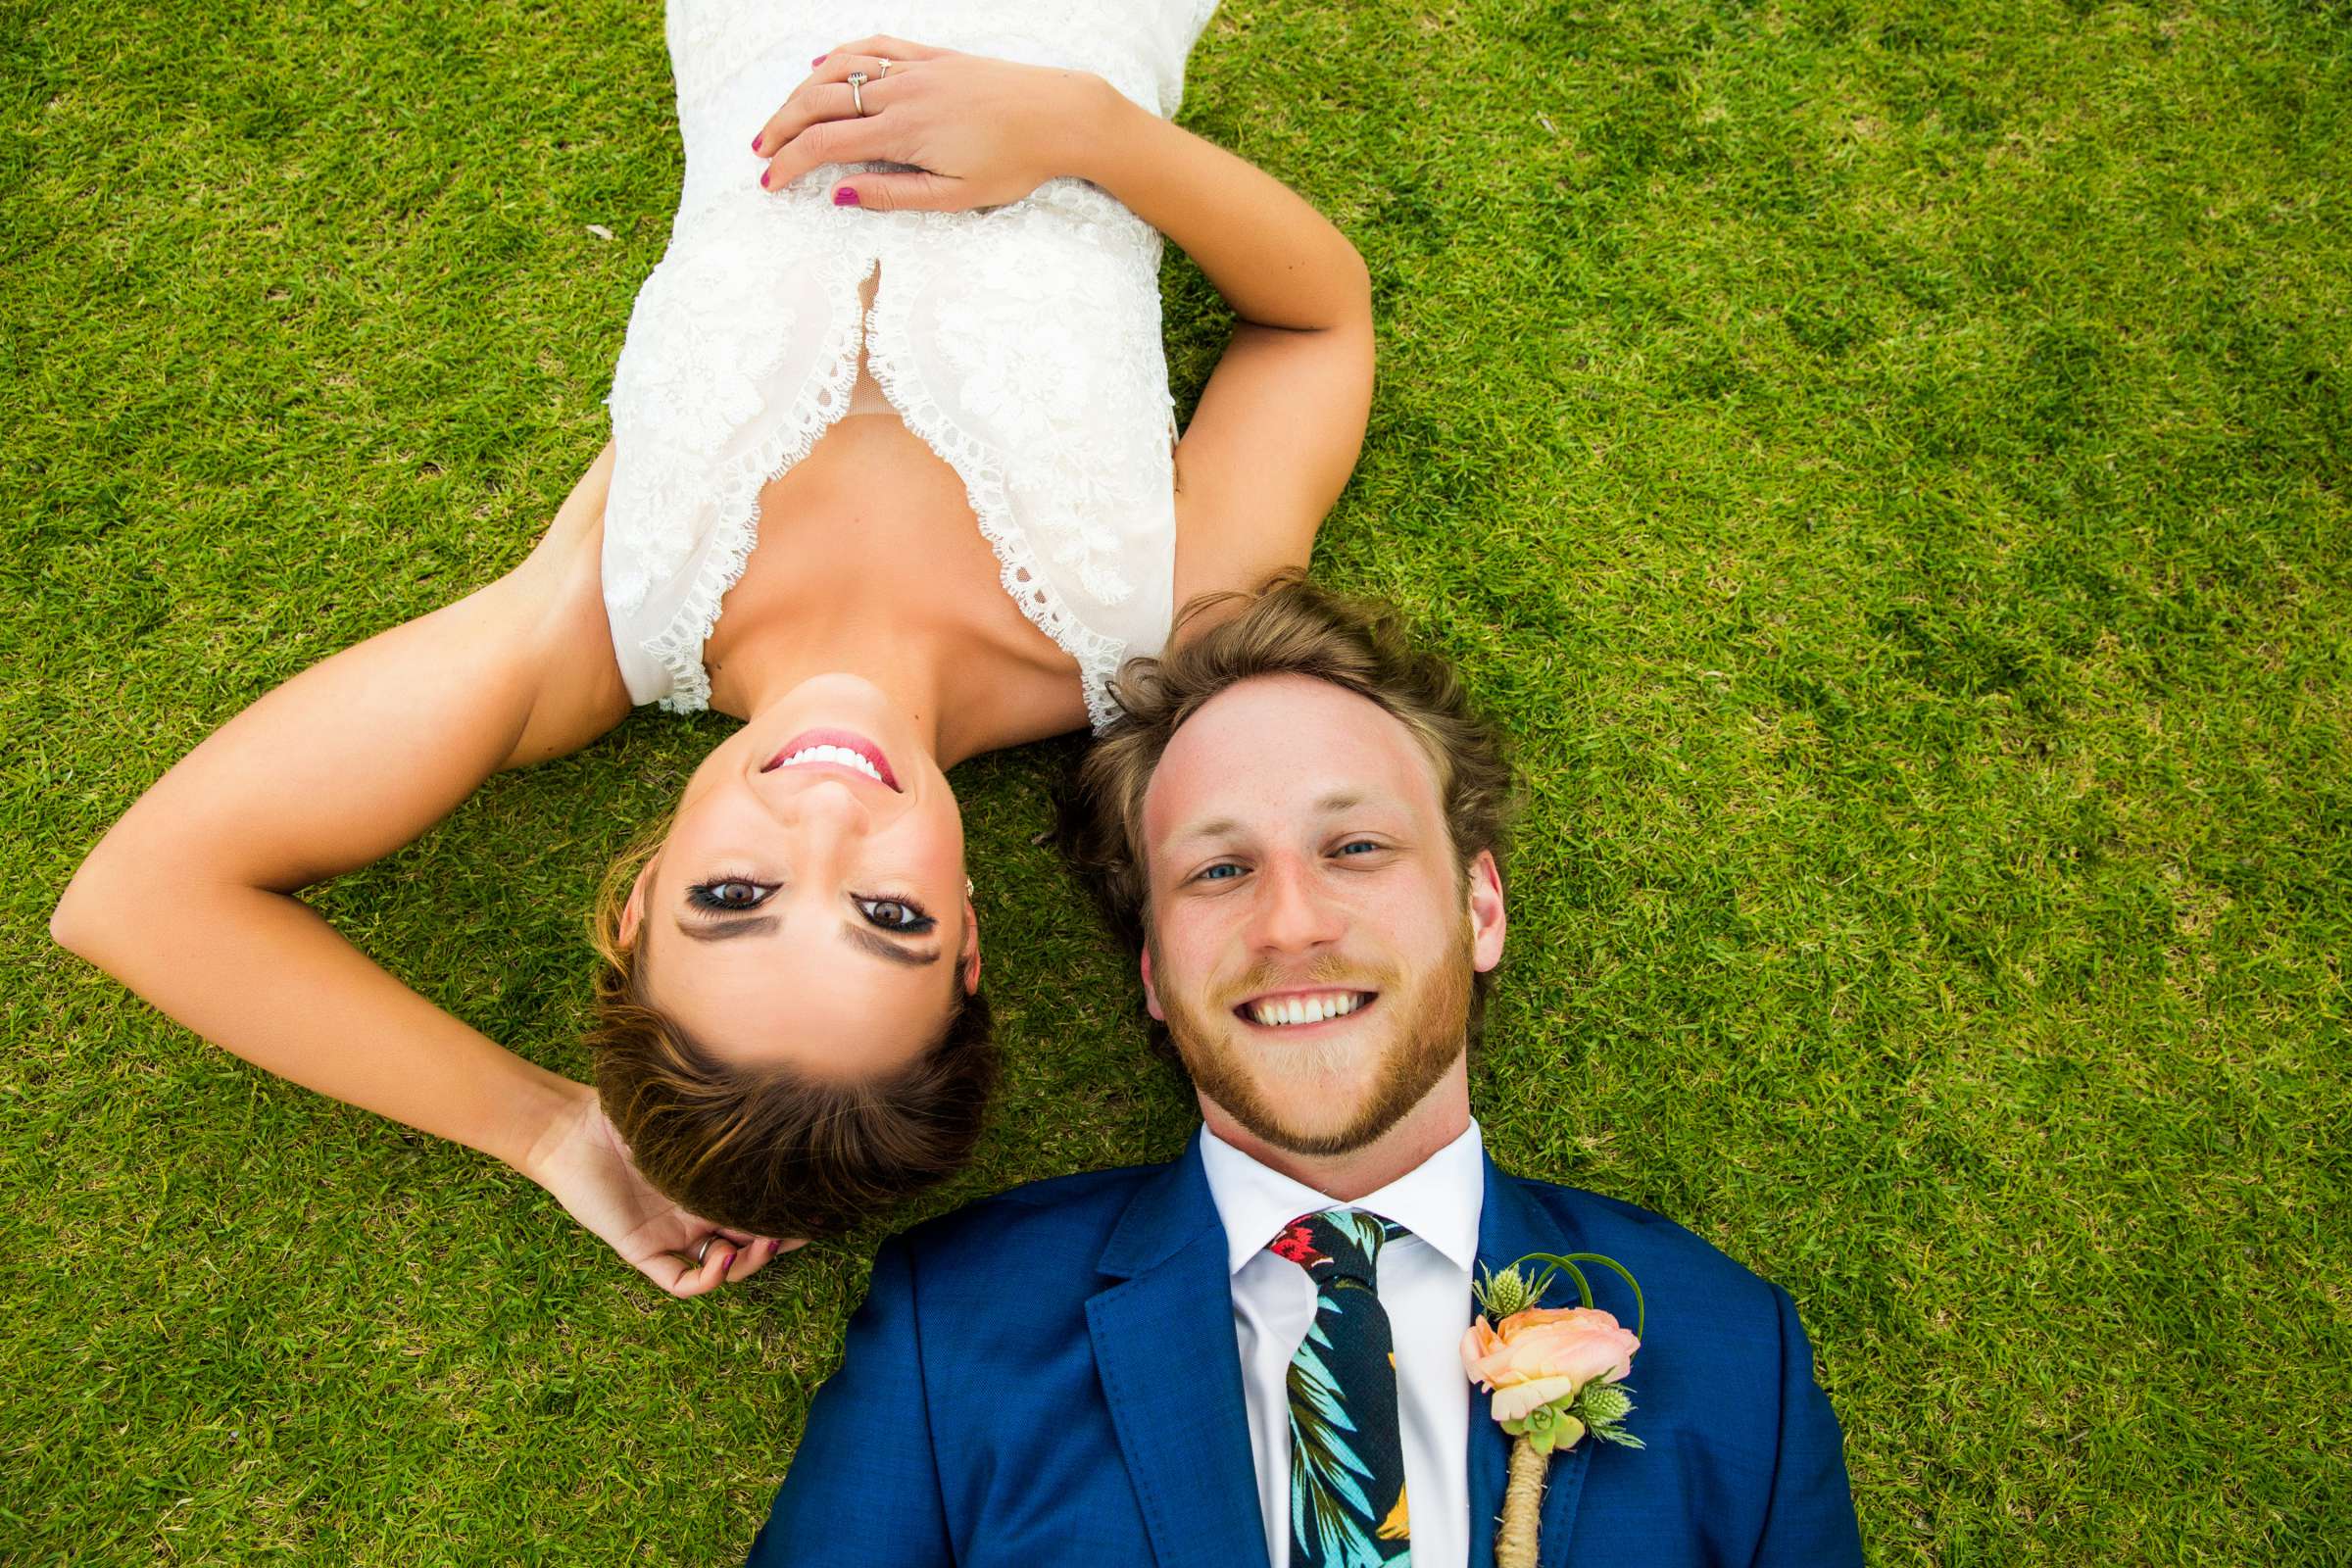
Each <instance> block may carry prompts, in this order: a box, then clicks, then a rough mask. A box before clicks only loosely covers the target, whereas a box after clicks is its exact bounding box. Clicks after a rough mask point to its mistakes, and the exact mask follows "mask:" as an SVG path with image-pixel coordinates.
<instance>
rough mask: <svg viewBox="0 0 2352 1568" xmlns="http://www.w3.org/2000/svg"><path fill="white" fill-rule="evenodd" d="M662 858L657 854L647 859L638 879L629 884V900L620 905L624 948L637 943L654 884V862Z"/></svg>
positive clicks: (621, 935)
mask: <svg viewBox="0 0 2352 1568" xmlns="http://www.w3.org/2000/svg"><path fill="white" fill-rule="evenodd" d="M659 859H661V857H660V856H658V855H657V856H655V857H654V858H653V859H652V860H648V861H646V862H645V864H644V865H643V866H641V867H639V868H638V872H637V880H636V881H634V882H632V883H630V884H629V902H628V903H626V904H624V905H622V906H621V907H620V931H619V936H620V945H621V946H622V947H624V948H633V947H635V946H636V945H637V932H638V930H639V928H640V927H642V926H643V925H644V924H645V896H646V894H647V893H648V892H650V891H651V890H652V888H653V885H654V862H655V861H656V860H659Z"/></svg>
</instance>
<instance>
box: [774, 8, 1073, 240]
mask: <svg viewBox="0 0 2352 1568" xmlns="http://www.w3.org/2000/svg"><path fill="white" fill-rule="evenodd" d="M886 59H887V60H888V61H889V62H890V71H889V73H888V74H887V75H885V74H884V73H883V70H882V62H883V61H884V60H886ZM852 72H863V73H865V76H866V81H865V83H864V85H863V86H862V87H860V88H859V89H858V97H860V98H862V100H863V101H864V105H865V114H864V115H863V117H862V118H861V117H859V115H858V110H857V106H856V104H855V103H854V102H853V100H852V97H851V93H850V88H849V77H850V73H852ZM1110 90H1111V89H1110V87H1109V85H1108V83H1106V82H1104V81H1103V78H1102V77H1100V76H1095V75H1090V74H1088V73H1085V72H1080V71H1062V70H1056V69H1054V68H1052V67H1047V66H1020V65H1014V64H1013V63H1011V62H1010V61H1006V60H995V59H991V58H989V57H988V56H986V55H965V54H957V53H956V52H955V51H954V50H952V49H932V48H927V47H925V46H924V45H922V44H915V43H908V42H907V40H905V39H904V38H879V37H877V38H860V39H858V41H857V42H855V43H846V44H843V45H841V46H840V47H838V48H835V49H832V50H829V51H827V52H826V53H825V54H824V55H823V56H822V57H820V58H819V59H818V61H817V62H816V64H815V69H814V70H813V72H812V73H810V75H809V79H808V80H806V81H804V82H802V83H801V84H800V86H798V87H796V88H794V89H793V92H792V95H791V96H790V97H788V98H786V99H785V100H784V106H783V107H782V108H781V109H778V110H777V111H776V112H775V114H774V115H772V116H770V117H769V119H768V122H767V123H766V124H765V125H763V126H761V127H760V134H759V135H758V136H757V137H756V138H754V140H753V142H752V150H753V151H754V152H755V153H757V154H758V155H760V157H762V158H765V159H766V160H767V167H766V169H765V170H764V171H762V172H761V175H760V182H761V183H762V184H763V185H765V186H766V187H767V188H768V189H769V190H771V191H780V190H782V189H783V188H784V187H785V186H786V185H789V184H791V183H792V182H793V181H794V180H796V179H799V178H801V177H802V176H803V175H805V174H807V173H809V172H810V171H811V170H814V169H816V168H818V167H820V166H821V165H825V164H859V163H893V164H912V165H914V166H916V168H915V170H914V171H913V172H906V173H858V174H845V175H843V176H842V177H841V178H839V179H838V180H836V181H835V183H834V187H833V201H834V203H835V205H837V206H843V207H851V206H855V207H862V208H868V209H871V210H874V211H877V212H897V211H902V210H919V211H924V212H935V213H936V212H961V211H963V210H964V209H966V208H972V207H997V206H1002V205H1003V204H1004V203H1005V202H1013V201H1018V200H1020V199H1021V198H1022V197H1024V196H1026V195H1028V194H1029V193H1030V192H1031V191H1033V190H1035V189H1036V188H1037V187H1038V186H1039V185H1041V184H1043V183H1045V182H1046V181H1047V180H1049V179H1052V178H1053V177H1054V175H1055V174H1057V173H1059V172H1062V171H1061V166H1062V164H1063V162H1064V161H1065V160H1066V158H1067V156H1068V152H1069V149H1070V146H1071V144H1072V142H1073V140H1074V139H1075V138H1078V137H1082V136H1084V135H1085V134H1086V133H1087V130H1088V128H1089V126H1090V124H1091V123H1093V121H1094V118H1095V115H1096V112H1097V109H1098V107H1099V106H1100V105H1101V104H1102V102H1103V95H1104V94H1106V93H1108V92H1110Z"/></svg>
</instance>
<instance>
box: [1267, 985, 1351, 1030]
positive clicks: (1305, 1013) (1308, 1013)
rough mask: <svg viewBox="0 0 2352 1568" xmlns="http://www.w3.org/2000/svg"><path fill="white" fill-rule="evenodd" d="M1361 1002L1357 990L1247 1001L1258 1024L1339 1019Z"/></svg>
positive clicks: (1317, 1021) (1319, 1021)
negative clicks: (1264, 1000) (1249, 1002)
mask: <svg viewBox="0 0 2352 1568" xmlns="http://www.w3.org/2000/svg"><path fill="white" fill-rule="evenodd" d="M1362 1005H1364V995H1363V993H1362V992H1360V991H1328V992H1318V993H1317V994H1315V995H1314V996H1311V997H1278V998H1275V999H1273V1000H1271V1001H1267V1002H1253V1003H1251V1004H1250V1016H1251V1017H1252V1018H1255V1019H1256V1020H1257V1021H1258V1022H1259V1023H1261V1024H1293V1023H1321V1022H1322V1021H1323V1020H1324V1019H1326V1018H1342V1017H1346V1016H1347V1015H1348V1013H1351V1012H1353V1011H1354V1010H1355V1009H1356V1008H1358V1007H1360V1006H1362Z"/></svg>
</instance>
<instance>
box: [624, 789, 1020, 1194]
mask: <svg viewBox="0 0 2352 1568" xmlns="http://www.w3.org/2000/svg"><path fill="white" fill-rule="evenodd" d="M667 829H668V824H667V823H666V822H662V823H661V824H658V825H657V827H656V829H655V830H654V831H652V832H649V833H648V834H646V835H645V836H644V837H642V838H641V839H639V840H638V841H637V842H636V843H635V844H633V845H632V846H630V848H629V849H628V850H627V851H626V852H624V853H623V854H622V856H621V858H620V859H619V860H618V861H617V862H615V863H614V865H613V870H612V872H611V874H610V875H609V876H608V877H607V879H606V883H605V888H604V893H603V896H602V897H601V898H600V899H599V900H598V901H597V909H596V915H595V920H594V925H593V928H592V932H591V935H592V938H593V940H594V942H595V944H596V951H597V954H598V956H599V957H601V958H602V960H603V962H602V963H601V964H600V966H599V968H598V972H597V977H596V1021H595V1022H594V1024H593V1025H592V1026H591V1027H590V1028H589V1031H588V1045H589V1049H590V1050H591V1051H592V1052H593V1053H594V1054H595V1058H596V1092H597V1097H598V1099H599V1100H601V1101H602V1102H603V1103H604V1109H605V1115H606V1116H607V1117H608V1118H609V1119H610V1120H611V1121H612V1123H613V1129H614V1130H615V1131H616V1132H618V1133H619V1134H620V1137H621V1141H622V1142H624V1143H626V1144H627V1145H628V1146H629V1152H630V1154H631V1155H632V1156H634V1158H635V1159H636V1161H637V1170H638V1173H639V1174H640V1175H642V1176H644V1177H645V1179H646V1180H647V1181H648V1182H650V1183H651V1184H653V1186H654V1188H655V1190H656V1191H658V1192H660V1193H662V1195H663V1196H665V1197H667V1198H668V1199H669V1200H670V1201H673V1202H676V1203H678V1204H680V1205H682V1206H683V1207H685V1208H686V1209H687V1210H688V1211H689V1212H691V1213H694V1214H698V1215H700V1216H701V1217H703V1218H704V1219H707V1220H711V1221H712V1222H713V1223H715V1224H719V1225H726V1226H731V1227H733V1228H735V1229H738V1230H745V1231H749V1232H751V1233H752V1234H753V1235H755V1236H773V1237H777V1238H789V1237H810V1238H815V1237H823V1236H837V1235H840V1234H841V1233H842V1232H844V1231H847V1230H850V1229H852V1228H853V1227H855V1226H856V1225H858V1223H860V1222H861V1221H863V1220H865V1219H868V1218H870V1217H871V1216H873V1215H874V1214H875V1213H877V1212H878V1211H881V1210H885V1209H888V1208H891V1207H893V1206H894V1205H896V1204H897V1203H898V1202H899V1201H901V1200H903V1199H905V1198H907V1197H908V1196H910V1195H912V1194H914V1193H916V1192H919V1191H921V1190H922V1189H923V1188H926V1187H929V1186H931V1185H932V1184H933V1183H935V1182H938V1181H940V1180H942V1179H943V1178H945V1177H948V1176H951V1175H953V1174H955V1173H956V1171H958V1170H960V1169H962V1168H963V1166H964V1164H965V1163H966V1162H967V1161H968V1160H969V1159H970V1158H971V1153H972V1148H973V1146H974V1145H975V1144H977V1143H978V1142H979V1139H980V1128H981V1123H982V1120H983V1118H984V1115H985V1112H986V1110H987V1107H988V1102H989V1096H990V1092H991V1091H992V1090H993V1089H994V1088H995V1087H996V1079H997V1051H996V1045H995V1041H994V1038H993V1035H992V1031H991V1025H990V1019H989V1011H988V1002H987V1000H986V999H985V998H984V997H982V996H980V995H978V994H977V993H974V994H971V995H966V994H965V992H964V990H963V987H962V985H961V984H960V983H959V982H957V981H956V975H955V973H954V972H953V971H955V970H956V965H954V964H949V965H946V967H947V968H948V969H949V970H950V971H951V974H950V976H949V979H950V982H951V986H950V989H951V993H952V995H951V997H950V998H949V999H947V1000H948V1005H949V1007H950V1011H949V1014H948V1020H947V1027H946V1028H945V1029H944V1030H943V1031H941V1033H940V1036H939V1038H938V1039H937V1040H935V1041H933V1042H932V1043H931V1045H930V1046H929V1048H928V1049H926V1050H925V1051H924V1052H923V1053H922V1054H921V1055H919V1056H917V1057H915V1058H914V1060H912V1061H910V1062H908V1063H907V1065H906V1066H905V1067H902V1068H899V1069H897V1070H896V1071H893V1072H890V1073H886V1074H884V1075H882V1076H880V1077H877V1078H874V1079H871V1080H869V1081H867V1082H864V1083H847V1084H844V1083H836V1082H830V1081H822V1080H818V1079H813V1078H809V1077H806V1076H803V1075H801V1074H799V1073H796V1072H795V1071H794V1070H793V1069H792V1068H791V1067H789V1066H779V1065H775V1064H762V1065H758V1066H748V1067H747V1066H738V1065H736V1064H734V1063H732V1062H729V1061H726V1060H724V1059H722V1058H721V1057H719V1056H718V1055H716V1054H713V1053H712V1052H711V1051H709V1050H708V1049H706V1048H705V1047H703V1046H702V1045H700V1044H698V1043H697V1042H696V1041H695V1040H694V1038H693V1037H692V1036H691V1035H689V1034H688V1033H687V1032H686V1031H685V1030H684V1029H681V1028H680V1027H678V1025H677V1024H676V1023H674V1022H673V1021H671V1019H670V1018H669V1017H668V1016H667V1015H665V1014H664V1013H662V1010H661V1009H660V1008H658V1007H655V1006H654V1005H652V1004H651V1003H650V1002H648V1001H647V999H646V993H645V987H646V978H645V977H646V966H645V964H644V962H643V961H642V956H641V954H640V953H639V951H638V950H637V948H636V947H634V946H632V945H631V944H628V943H624V942H622V941H621V937H620V929H621V919H620V916H621V909H622V907H624V906H625V905H626V904H627V902H628V894H629V888H630V886H631V885H632V884H633V883H634V882H635V881H636V878H637V873H638V872H639V871H640V870H641V869H643V867H644V866H645V864H646V862H647V861H648V860H650V859H651V858H653V856H654V854H655V853H656V852H657V851H658V850H659V849H660V848H661V845H662V839H663V838H664V837H665V836H666V834H667ZM639 934H640V936H642V932H640V933H639Z"/></svg>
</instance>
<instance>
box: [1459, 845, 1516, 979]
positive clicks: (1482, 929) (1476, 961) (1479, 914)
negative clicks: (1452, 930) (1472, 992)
mask: <svg viewBox="0 0 2352 1568" xmlns="http://www.w3.org/2000/svg"><path fill="white" fill-rule="evenodd" d="M1465 880H1467V881H1468V882H1469V884H1470V965H1471V967H1472V968H1474V969H1476V970H1477V971H1478V972H1479V973H1481V974H1484V973H1486V972H1487V971H1488V970H1489V969H1492V968H1494V967H1495V965H1496V964H1498V963H1500V962H1501V961H1502V937H1503V931H1504V928H1505V927H1507V926H1508V925H1509V924H1510V920H1509V917H1508V915H1507V914H1506V912H1505V911H1504V909H1503V904H1502V872H1501V870H1500V869H1499V868H1498V867H1497V866H1496V865H1495V852H1494V851H1492V850H1481V851H1479V852H1478V858H1477V859H1475V860H1472V861H1471V862H1470V874H1469V876H1468V877H1467V878H1466V879H1465Z"/></svg>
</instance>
